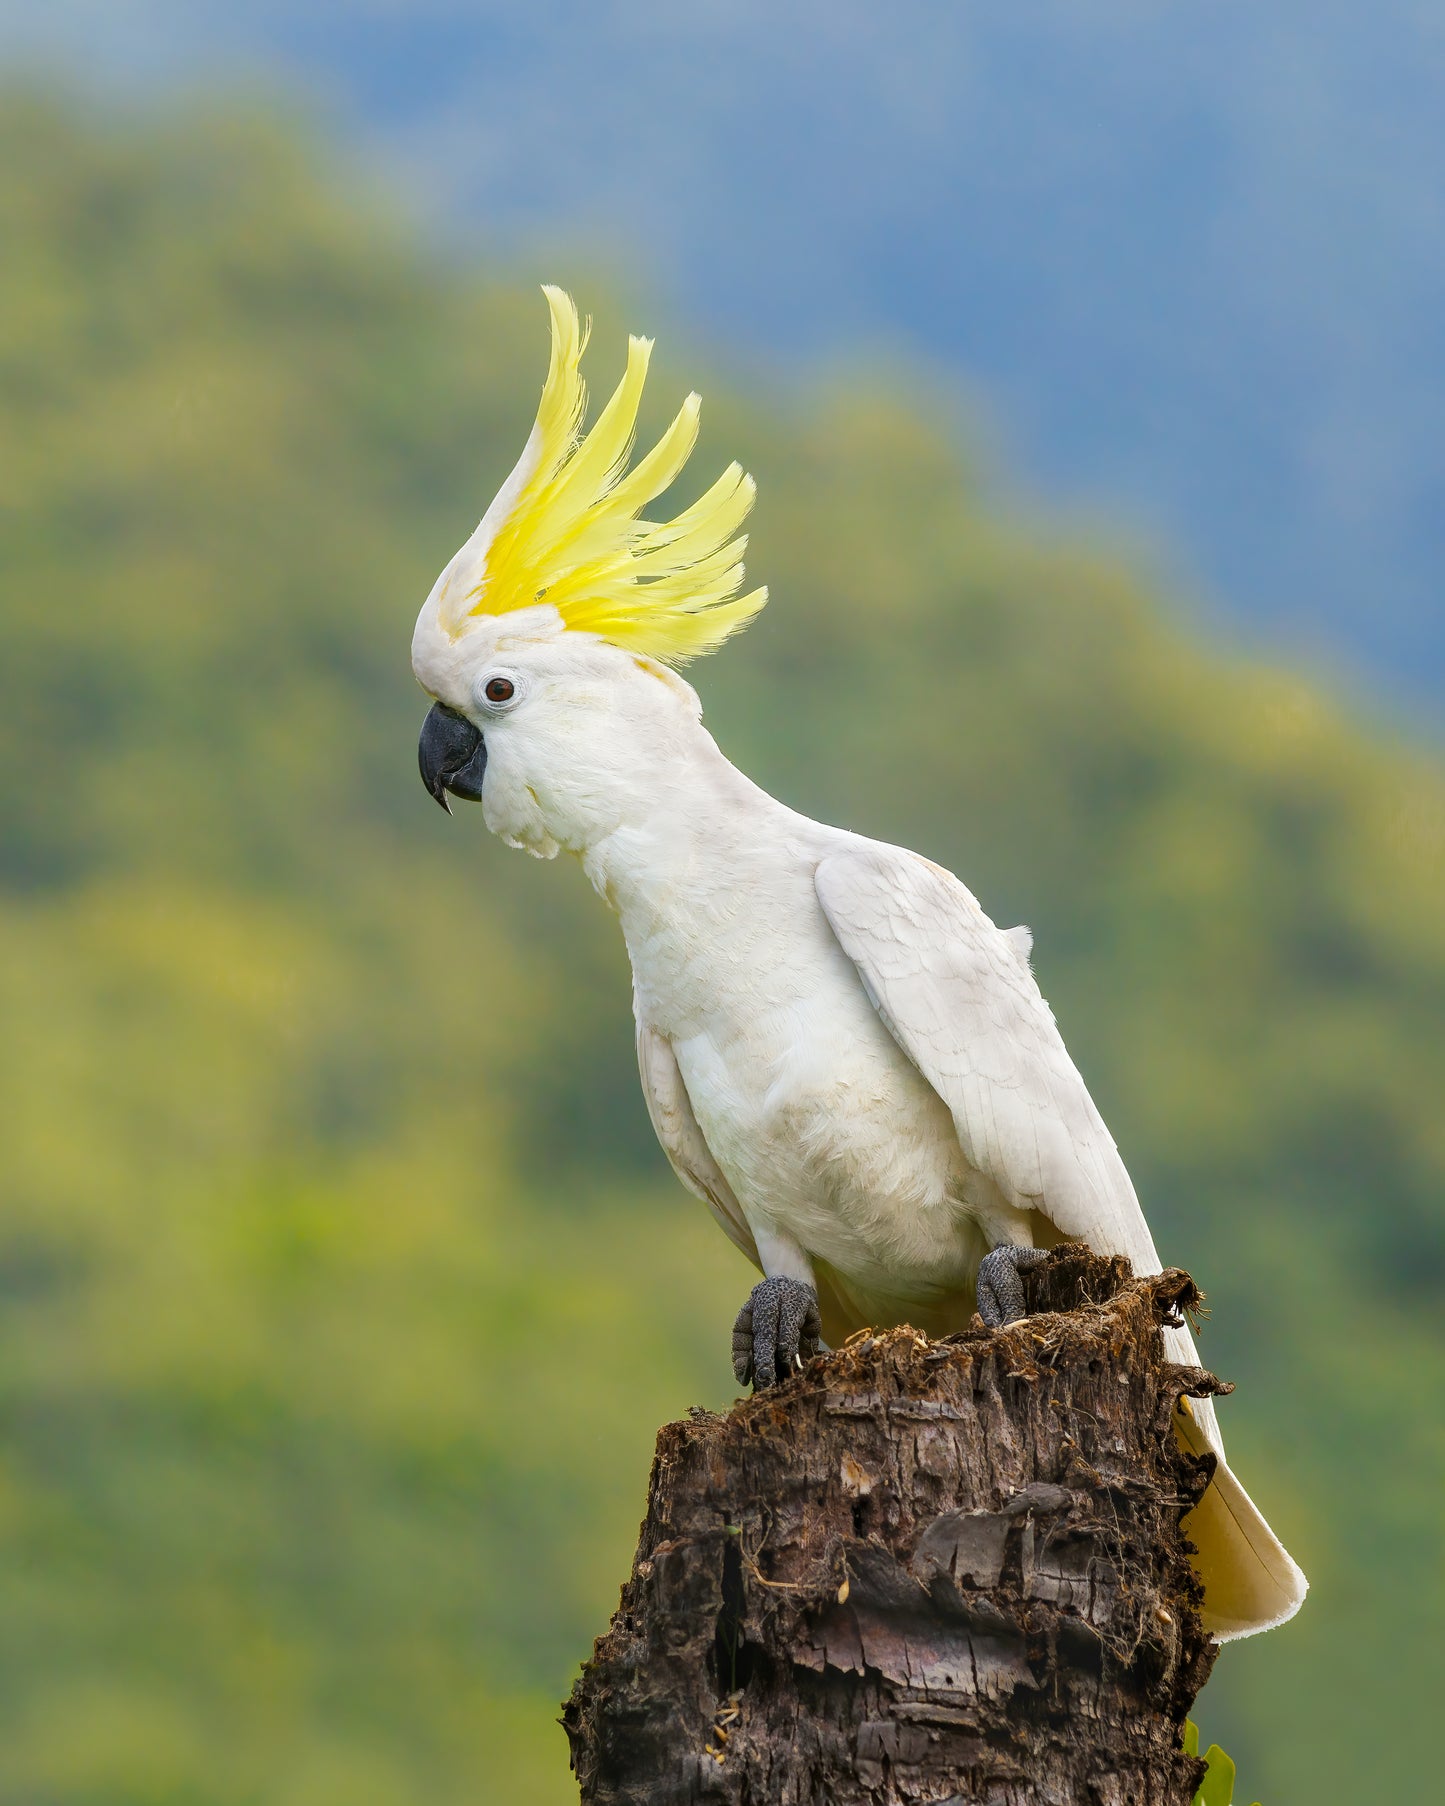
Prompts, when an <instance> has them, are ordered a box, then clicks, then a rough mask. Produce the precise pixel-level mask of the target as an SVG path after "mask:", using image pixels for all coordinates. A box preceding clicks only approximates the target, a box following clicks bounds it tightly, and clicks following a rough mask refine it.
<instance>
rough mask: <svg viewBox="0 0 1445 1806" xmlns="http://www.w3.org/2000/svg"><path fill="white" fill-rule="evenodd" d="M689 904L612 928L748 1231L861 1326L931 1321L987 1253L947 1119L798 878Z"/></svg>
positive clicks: (778, 875)
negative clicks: (860, 1319)
mask: <svg viewBox="0 0 1445 1806" xmlns="http://www.w3.org/2000/svg"><path fill="white" fill-rule="evenodd" d="M740 897H745V899H746V901H745V903H741V902H739V901H738V899H739V898H740ZM699 901H700V900H699V896H698V893H697V891H696V890H693V891H692V892H691V893H690V895H689V898H688V907H687V908H686V909H685V910H683V911H681V912H679V914H678V915H677V916H673V915H672V913H671V912H670V911H667V910H660V911H659V910H655V909H654V910H650V911H648V912H637V911H631V912H629V911H624V912H623V925H624V930H625V932H626V934H627V942H628V950H629V952H630V954H631V956H632V963H633V971H634V977H635V980H636V984H637V994H638V1004H639V1008H640V1009H642V1010H644V1011H645V1012H646V1015H647V1019H648V1021H649V1022H650V1023H651V1024H652V1025H653V1026H654V1027H656V1028H657V1029H658V1030H660V1031H661V1032H662V1033H663V1034H664V1035H666V1036H667V1038H668V1040H669V1041H670V1042H671V1043H672V1046H673V1050H674V1052H675V1054H676V1056H677V1062H678V1066H679V1069H680V1071H681V1073H682V1077H683V1082H684V1084H685V1085H686V1087H687V1092H688V1096H689V1098H690V1099H691V1102H692V1107H693V1111H694V1113H695V1115H696V1117H697V1120H698V1125H699V1127H700V1128H701V1129H702V1132H703V1135H704V1137H705V1138H706V1140H707V1144H708V1147H709V1148H710V1150H711V1151H712V1154H713V1157H714V1159H715V1160H716V1161H717V1163H718V1165H719V1166H720V1167H721V1168H722V1170H723V1172H724V1174H725V1175H726V1176H727V1179H728V1181H729V1183H730V1184H731V1185H732V1188H733V1190H734V1192H735V1193H736V1195H737V1198H738V1201H739V1203H740V1204H741V1206H742V1209H743V1211H744V1213H745V1215H746V1216H747V1219H748V1222H749V1225H750V1226H751V1227H752V1228H753V1230H754V1233H755V1234H756V1233H758V1232H759V1230H760V1229H765V1230H770V1231H778V1232H781V1233H783V1234H784V1235H787V1236H789V1237H791V1238H792V1239H793V1240H795V1241H796V1242H798V1243H799V1244H800V1246H801V1247H802V1248H803V1250H804V1252H805V1253H807V1254H808V1255H809V1257H810V1258H811V1259H812V1260H814V1261H815V1262H822V1263H824V1264H825V1265H826V1266H827V1267H828V1268H829V1269H831V1271H832V1273H833V1274H835V1275H836V1276H837V1277H838V1278H839V1279H840V1280H841V1281H842V1282H843V1285H844V1289H845V1290H846V1291H847V1292H848V1293H849V1294H851V1295H852V1297H853V1298H854V1299H855V1300H856V1301H857V1303H858V1305H859V1307H860V1311H861V1312H862V1314H863V1315H864V1316H874V1317H876V1318H878V1319H879V1320H883V1319H884V1318H885V1317H888V1318H894V1319H896V1318H897V1317H898V1316H899V1315H909V1314H911V1315H912V1317H913V1319H914V1320H915V1321H920V1322H921V1321H924V1320H927V1319H930V1318H935V1319H936V1318H937V1315H938V1308H939V1306H940V1302H941V1301H942V1300H944V1299H948V1298H956V1297H958V1296H959V1295H960V1294H961V1293H964V1292H966V1291H967V1290H968V1289H969V1288H970V1287H971V1285H972V1281H973V1275H974V1273H975V1272H976V1270H977V1266H978V1261H979V1258H980V1256H981V1254H982V1253H983V1252H984V1243H983V1240H982V1237H981V1235H980V1233H979V1232H978V1231H977V1229H976V1228H975V1227H974V1225H973V1223H972V1220H971V1218H970V1216H969V1212H968V1209H967V1206H966V1203H965V1192H966V1188H967V1185H968V1179H969V1175H968V1173H967V1170H966V1167H965V1165H964V1161H963V1157H962V1154H961V1152H960V1150H959V1146H958V1141H957V1136H956V1134H955V1131H954V1127H953V1122H952V1118H951V1117H950V1115H949V1113H948V1110H947V1108H946V1107H945V1106H944V1104H943V1103H942V1101H941V1100H940V1099H939V1097H938V1096H937V1095H936V1093H935V1092H934V1091H933V1090H932V1088H931V1087H930V1086H929V1085H928V1084H927V1083H926V1082H925V1080H924V1079H923V1078H922V1077H921V1076H920V1075H919V1073H918V1071H917V1070H916V1068H915V1067H914V1066H913V1065H912V1063H911V1062H910V1061H909V1060H908V1059H907V1058H906V1056H905V1055H904V1054H903V1053H902V1051H901V1050H900V1049H899V1047H898V1046H897V1044H896V1043H895V1042H894V1040H893V1038H892V1036H891V1035H890V1034H889V1033H888V1031H887V1029H886V1028H884V1026H883V1024H882V1023H881V1021H880V1020H879V1018H878V1016H877V1014H876V1012H875V1011H874V1009H873V1006H872V1004H871V1003H870V1002H869V1000H868V998H867V995H866V993H865V992H864V990H863V987H862V985H861V983H860V981H859V979H858V975H857V973H856V971H855V970H854V968H853V966H852V964H851V962H850V961H849V960H848V959H847V957H846V956H845V955H844V954H843V952H842V950H841V948H840V947H839V946H838V944H837V942H836V940H835V939H834V937H833V935H832V933H831V931H830V930H829V928H828V925H827V922H826V920H825V919H824V917H823V915H822V911H821V909H820V908H819V907H818V904H817V900H816V897H815V895H814V892H813V886H812V877H811V870H810V867H809V866H808V865H807V864H799V865H798V866H797V867H795V869H794V870H792V871H786V870H785V871H783V872H777V871H770V872H768V873H766V874H759V873H757V872H753V873H752V874H750V876H749V881H748V882H747V883H746V884H745V885H741V886H739V887H736V888H733V889H730V890H729V891H728V892H727V894H726V895H722V896H717V895H715V896H714V897H713V898H712V899H711V900H710V901H709V902H707V903H706V904H705V905H704V906H703V907H701V908H700V907H699Z"/></svg>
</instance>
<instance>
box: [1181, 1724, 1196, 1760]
mask: <svg viewBox="0 0 1445 1806" xmlns="http://www.w3.org/2000/svg"><path fill="white" fill-rule="evenodd" d="M1184 1754H1185V1755H1186V1756H1197V1755H1198V1754H1199V1726H1198V1725H1197V1724H1195V1722H1194V1720H1193V1719H1192V1718H1186V1719H1185V1721H1184Z"/></svg>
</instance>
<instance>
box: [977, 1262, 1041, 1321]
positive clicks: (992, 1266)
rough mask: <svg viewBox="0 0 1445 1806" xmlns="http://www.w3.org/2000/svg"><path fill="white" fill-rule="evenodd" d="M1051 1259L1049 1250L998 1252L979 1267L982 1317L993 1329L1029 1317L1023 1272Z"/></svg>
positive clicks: (979, 1308) (979, 1294) (979, 1303)
mask: <svg viewBox="0 0 1445 1806" xmlns="http://www.w3.org/2000/svg"><path fill="white" fill-rule="evenodd" d="M1047 1259H1048V1250H1047V1249H1045V1248H995V1249H994V1250H993V1252H992V1253H991V1254H985V1255H984V1257H983V1259H982V1260H981V1261H980V1262H979V1264H978V1314H979V1316H980V1317H982V1318H983V1320H984V1322H985V1323H986V1324H987V1325H988V1327H989V1328H990V1329H998V1328H1000V1327H1001V1326H1002V1325H1003V1324H1005V1323H1016V1322H1017V1321H1018V1319H1019V1318H1020V1317H1023V1316H1026V1315H1027V1314H1028V1307H1027V1306H1026V1305H1025V1303H1024V1282H1023V1281H1022V1280H1021V1279H1020V1278H1019V1274H1020V1273H1021V1272H1024V1271H1026V1270H1027V1269H1028V1268H1029V1267H1036V1266H1038V1264H1039V1262H1040V1261H1042V1260H1047Z"/></svg>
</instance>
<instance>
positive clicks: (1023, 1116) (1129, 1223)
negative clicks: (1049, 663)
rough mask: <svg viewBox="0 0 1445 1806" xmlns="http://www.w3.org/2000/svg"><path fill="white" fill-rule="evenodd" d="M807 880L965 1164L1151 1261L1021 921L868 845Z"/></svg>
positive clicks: (1056, 1216)
mask: <svg viewBox="0 0 1445 1806" xmlns="http://www.w3.org/2000/svg"><path fill="white" fill-rule="evenodd" d="M814 882H815V885H816V888H817V892H818V900H819V902H820V903H821V904H822V906H823V913H824V915H825V916H826V917H827V919H828V922H829V925H830V926H831V928H832V930H833V933H834V934H835V935H836V936H837V938H838V941H839V944H840V945H841V946H842V948H843V951H844V952H845V953H846V954H847V955H848V957H849V959H850V960H852V962H853V964H854V966H855V967H856V969H857V971H858V975H859V977H860V978H861V979H862V981H863V986H864V989H865V990H866V991H867V993H868V996H869V997H870V999H871V1000H872V1003H873V1007H874V1008H875V1009H876V1010H877V1011H878V1014H879V1015H880V1016H881V1017H882V1019H883V1021H884V1023H885V1024H886V1026H887V1028H888V1030H889V1033H890V1034H891V1035H892V1036H893V1038H894V1040H895V1041H897V1043H898V1045H899V1046H900V1047H901V1048H902V1049H903V1051H904V1053H906V1054H907V1055H908V1057H909V1059H910V1060H912V1062H913V1063H914V1065H915V1066H916V1067H917V1068H918V1070H919V1071H920V1072H921V1073H922V1074H923V1076H924V1078H926V1079H927V1080H928V1082H929V1084H930V1085H932V1087H933V1089H934V1090H935V1091H936V1092H937V1093H938V1095H939V1096H940V1097H941V1098H942V1099H943V1101H944V1103H945V1104H947V1106H948V1108H949V1111H950V1112H951V1114H952V1116H953V1120H954V1126H955V1129H956V1130H957V1133H958V1138H959V1143H960V1146H961V1147H962V1149H963V1152H964V1155H965V1157H966V1159H967V1160H968V1161H969V1163H970V1165H972V1166H973V1167H974V1168H975V1169H976V1170H978V1171H979V1172H982V1173H985V1174H986V1175H987V1176H988V1177H989V1178H990V1179H992V1180H993V1182H994V1184H995V1185H997V1186H998V1188H999V1190H1000V1192H1002V1194H1003V1196H1004V1198H1005V1199H1006V1200H1007V1202H1008V1203H1010V1204H1011V1205H1013V1206H1014V1208H1015V1209H1018V1210H1026V1211H1028V1210H1033V1211H1038V1212H1039V1213H1040V1214H1041V1215H1042V1216H1044V1217H1045V1218H1046V1219H1047V1220H1048V1222H1049V1223H1051V1224H1052V1225H1053V1226H1054V1228H1055V1229H1056V1230H1057V1231H1058V1232H1059V1233H1060V1235H1062V1236H1065V1237H1068V1238H1072V1239H1076V1240H1078V1241H1083V1242H1087V1243H1088V1244H1089V1246H1090V1247H1092V1248H1096V1249H1098V1250H1099V1252H1100V1253H1103V1254H1126V1255H1128V1257H1129V1259H1130V1260H1131V1261H1132V1262H1133V1264H1134V1266H1135V1268H1136V1270H1137V1271H1139V1272H1142V1273H1152V1272H1157V1271H1158V1270H1159V1257H1158V1254H1157V1252H1156V1251H1155V1247H1154V1240H1153V1237H1152V1236H1151V1235H1150V1233H1149V1226H1148V1224H1147V1223H1146V1222H1145V1220H1144V1213H1143V1211H1142V1210H1141V1209H1140V1208H1139V1200H1138V1198H1137V1196H1136V1195H1135V1192H1134V1187H1133V1185H1132V1183H1131V1182H1130V1179H1129V1174H1128V1171H1127V1170H1126V1168H1125V1166H1124V1162H1123V1160H1122V1159H1121V1157H1120V1155H1119V1150H1118V1148H1117V1147H1116V1146H1115V1144H1114V1139H1113V1137H1112V1136H1111V1135H1110V1134H1109V1131H1108V1129H1107V1128H1106V1127H1105V1126H1104V1121H1103V1118H1102V1117H1101V1116H1100V1115H1099V1112H1098V1110H1097V1109H1096V1108H1095V1106H1094V1101H1093V1099H1092V1098H1091V1097H1090V1096H1089V1093H1088V1089H1087V1088H1086V1086H1085V1084H1084V1081H1083V1079H1082V1077H1081V1076H1080V1074H1079V1070H1078V1068H1077V1067H1076V1066H1075V1065H1074V1063H1073V1061H1072V1060H1071V1059H1070V1058H1069V1055H1068V1051H1067V1049H1066V1048H1065V1046H1064V1042H1063V1037H1062V1036H1061V1035H1060V1034H1059V1030H1058V1025H1057V1024H1056V1023H1055V1021H1054V1016H1053V1012H1052V1011H1051V1010H1050V1008H1049V1006H1048V1004H1047V1003H1045V1001H1044V999H1043V997H1042V995H1041V994H1040V991H1039V987H1038V985H1037V983H1036V982H1035V980H1034V977H1033V974H1032V972H1031V971H1030V970H1029V966H1028V958H1027V949H1028V945H1029V940H1028V936H1027V931H1026V930H1025V931H1023V932H1022V933H1020V931H1019V930H1018V929H1010V930H1007V931H1001V930H1000V929H998V928H996V927H995V926H994V924H993V923H992V922H991V921H990V920H989V918H988V917H987V916H986V915H985V914H984V912H983V910H982V908H980V906H979V904H978V901H977V899H976V898H975V897H974V896H973V894H972V892H971V891H969V890H968V889H967V887H966V886H965V885H963V884H961V883H960V882H959V880H958V879H957V878H955V877H954V876H953V875H952V874H951V873H950V872H945V871H944V870H942V869H941V867H939V866H936V865H932V864H930V863H929V861H928V860H926V859H921V858H919V857H918V855H917V854H915V853H908V852H905V851H903V850H902V849H901V848H898V847H889V846H883V845H880V844H879V843H877V842H872V841H859V842H857V843H856V844H855V845H853V846H850V847H849V848H847V849H846V850H843V851H840V852H837V853H833V854H830V855H829V856H828V857H827V858H825V859H824V860H823V861H822V862H821V864H820V865H819V866H818V868H817V872H816V874H815V879H814Z"/></svg>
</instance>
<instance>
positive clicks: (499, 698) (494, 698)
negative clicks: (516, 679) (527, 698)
mask: <svg viewBox="0 0 1445 1806" xmlns="http://www.w3.org/2000/svg"><path fill="white" fill-rule="evenodd" d="M516 693H517V686H516V685H515V684H514V683H513V682H512V680H511V678H510V677H489V678H488V679H487V687H486V690H485V691H484V692H483V694H484V695H485V696H486V699H487V701H488V702H510V701H511V700H512V698H513V697H514V696H515V695H516Z"/></svg>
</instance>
